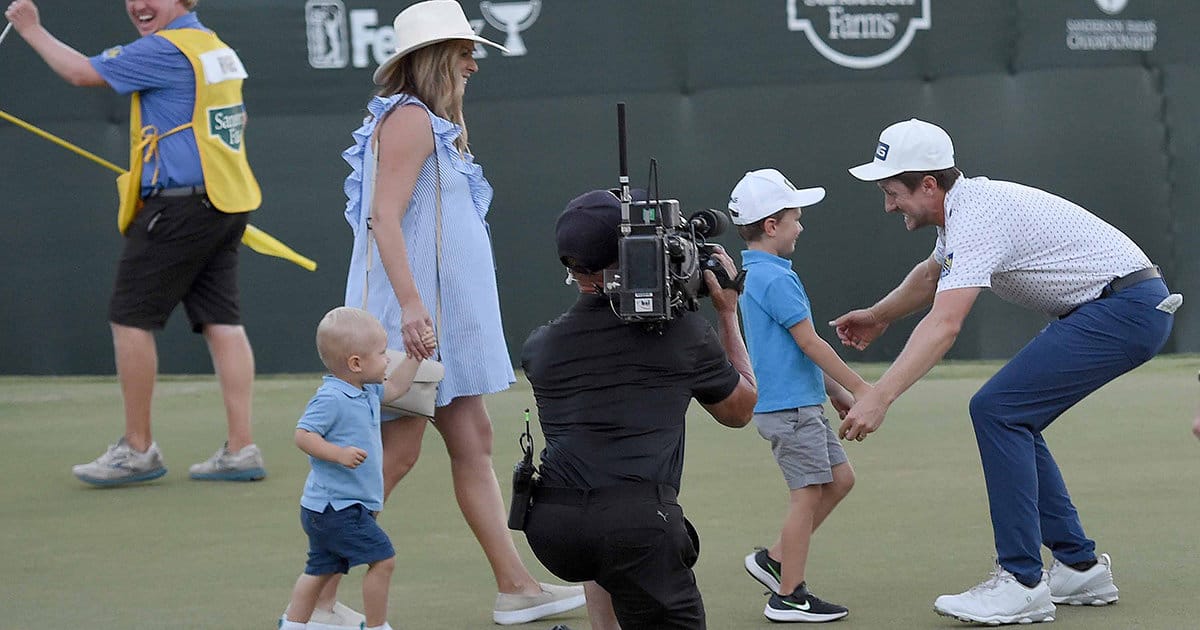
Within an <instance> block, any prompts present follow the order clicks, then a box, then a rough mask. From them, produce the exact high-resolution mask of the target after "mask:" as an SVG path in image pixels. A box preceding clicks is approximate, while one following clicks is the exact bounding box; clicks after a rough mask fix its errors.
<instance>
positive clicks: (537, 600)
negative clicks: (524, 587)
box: [492, 584, 586, 626]
mask: <svg viewBox="0 0 1200 630" xmlns="http://www.w3.org/2000/svg"><path fill="white" fill-rule="evenodd" d="M541 586H542V592H541V593H540V594H538V595H515V594H511V593H498V594H497V595H496V606H495V608H494V609H493V610H492V621H494V622H496V623H498V624H500V625H502V626H508V625H512V624H517V623H529V622H530V621H536V620H538V619H541V618H543V617H549V616H550V615H557V614H558V613H563V612H567V611H568V610H574V609H576V608H579V607H581V606H583V605H584V604H585V603H586V602H585V600H584V597H583V587H582V586H555V585H553V584H542V585H541Z"/></svg>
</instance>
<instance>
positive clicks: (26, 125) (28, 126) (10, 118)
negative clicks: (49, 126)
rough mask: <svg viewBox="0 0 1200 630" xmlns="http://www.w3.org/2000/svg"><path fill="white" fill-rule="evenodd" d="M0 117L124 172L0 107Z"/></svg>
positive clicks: (118, 171)
mask: <svg viewBox="0 0 1200 630" xmlns="http://www.w3.org/2000/svg"><path fill="white" fill-rule="evenodd" d="M0 118H3V119H4V120H7V121H8V122H10V123H12V124H14V125H16V126H18V127H20V128H22V129H24V130H25V131H28V132H30V133H32V134H33V135H35V136H38V137H40V138H42V139H44V140H49V141H50V142H53V143H54V144H57V145H58V146H60V147H62V148H64V149H66V150H68V151H72V152H74V153H77V154H79V155H81V156H83V157H85V158H87V159H89V160H91V161H93V162H95V163H96V164H99V165H100V166H103V167H104V168H107V169H108V170H110V171H113V172H115V173H124V172H125V169H123V168H121V167H120V166H117V165H116V164H113V163H112V162H109V161H108V160H106V159H104V158H102V157H100V156H98V155H96V154H95V153H92V152H91V151H88V150H86V149H82V148H80V147H77V146H75V145H73V144H71V143H70V142H67V141H66V140H63V139H62V138H59V137H58V136H56V135H54V134H52V133H50V132H48V131H42V130H41V129H38V128H37V127H34V126H33V125H31V124H29V123H27V122H25V121H24V120H21V119H20V118H17V117H16V116H13V115H12V114H10V113H8V112H6V111H4V110H2V109H0Z"/></svg>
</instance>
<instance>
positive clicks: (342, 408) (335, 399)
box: [296, 375, 383, 512]
mask: <svg viewBox="0 0 1200 630" xmlns="http://www.w3.org/2000/svg"><path fill="white" fill-rule="evenodd" d="M382 395H383V385H378V384H367V385H364V386H363V388H362V389H359V388H357V387H355V386H353V385H351V384H350V383H347V382H346V381H343V380H342V379H340V378H337V377H336V376H329V375H327V376H325V379H324V382H323V383H321V387H320V388H318V389H317V393H316V394H314V395H313V397H312V400H310V401H308V407H307V408H305V410H304V415H303V416H301V417H300V421H299V422H298V423H296V428H297V429H304V430H305V431H310V432H312V433H316V434H318V435H320V436H321V437H323V438H325V441H326V442H329V443H330V444H337V445H338V446H357V447H358V448H361V449H362V450H364V451H366V452H367V459H365V460H364V461H363V463H361V464H359V465H358V468H347V467H345V466H343V465H341V464H337V463H334V462H327V461H325V460H323V459H317V458H316V457H312V456H311V455H310V456H309V458H308V461H309V463H310V464H311V465H312V471H311V472H309V473H308V480H307V481H305V483H304V494H303V496H301V497H300V505H302V506H304V507H306V508H308V509H310V510H312V511H314V512H324V511H325V506H327V505H332V506H333V509H335V510H344V509H346V508H348V507H350V506H351V505H354V504H355V503H361V504H363V505H364V506H365V507H366V508H367V509H368V510H371V511H373V512H378V511H379V510H382V509H383V440H382V438H381V437H380V435H379V398H380V396H382Z"/></svg>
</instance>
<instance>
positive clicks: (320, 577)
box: [279, 307, 420, 630]
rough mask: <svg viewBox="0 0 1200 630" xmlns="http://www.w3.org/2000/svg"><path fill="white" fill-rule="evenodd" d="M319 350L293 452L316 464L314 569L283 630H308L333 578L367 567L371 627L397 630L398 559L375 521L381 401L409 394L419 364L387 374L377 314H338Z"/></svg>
mask: <svg viewBox="0 0 1200 630" xmlns="http://www.w3.org/2000/svg"><path fill="white" fill-rule="evenodd" d="M317 352H318V353H319V354H320V355H321V361H322V362H323V363H324V364H325V367H326V368H328V370H329V372H330V374H328V375H326V376H325V378H324V382H323V383H322V384H321V387H320V388H318V389H317V393H316V394H315V395H314V396H313V397H312V400H310V401H308V407H307V408H306V409H305V410H304V415H303V416H301V417H300V421H299V422H298V423H297V424H296V446H298V447H300V450H302V451H304V452H305V453H308V455H309V462H310V464H311V465H312V470H311V472H309V474H308V480H307V481H306V482H305V484H304V494H303V496H301V498H300V523H301V525H302V526H303V527H304V533H306V534H308V563H307V564H306V565H305V567H304V573H303V574H302V575H301V576H300V578H299V579H298V580H296V586H295V588H294V589H293V590H292V600H291V603H290V604H288V608H287V613H286V615H285V617H284V619H282V620H280V625H279V627H280V629H281V630H302V629H304V628H307V625H308V620H309V618H310V617H311V616H312V612H313V608H314V607H315V606H316V602H317V595H318V594H319V593H320V592H321V589H322V588H324V586H325V584H326V583H327V582H328V581H329V579H330V578H331V577H333V575H335V574H337V573H346V572H348V571H349V570H350V567H352V566H356V565H360V564H365V565H367V574H366V576H364V577H363V612H364V614H365V615H366V622H365V624H364V627H366V628H367V629H368V630H378V629H384V630H391V626H390V625H388V623H387V621H386V620H385V617H386V616H387V595H388V584H389V582H390V581H391V578H392V569H393V568H394V567H395V555H396V554H395V551H394V550H393V549H392V543H391V541H390V540H389V539H388V536H387V534H385V533H384V532H383V530H382V529H380V527H379V525H378V524H377V523H376V522H375V515H376V514H377V513H378V512H379V510H381V509H383V444H382V441H381V438H380V434H379V404H380V400H381V399H382V400H393V399H394V398H396V397H398V396H401V395H403V394H404V393H405V392H407V391H408V389H409V387H411V386H412V381H413V377H414V376H415V375H416V372H417V366H418V364H419V363H420V361H419V360H417V359H414V358H412V357H406V358H405V359H404V360H403V361H402V362H401V363H400V365H399V366H397V367H396V368H395V370H393V371H392V372H391V375H390V376H388V375H387V372H388V364H389V360H388V356H387V333H386V332H385V331H384V329H383V325H382V324H380V323H379V320H377V319H375V316H374V315H371V314H370V313H368V312H366V311H364V310H360V309H357V308H350V307H339V308H335V309H333V310H332V311H329V312H328V313H326V314H325V317H324V318H322V319H321V323H320V324H319V325H318V326H317Z"/></svg>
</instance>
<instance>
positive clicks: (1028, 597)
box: [933, 564, 1055, 626]
mask: <svg viewBox="0 0 1200 630" xmlns="http://www.w3.org/2000/svg"><path fill="white" fill-rule="evenodd" d="M933 610H934V612H936V613H937V614H939V615H944V616H946V617H954V618H955V619H958V620H959V621H967V622H975V623H983V624H987V625H990V626H998V625H1001V624H1009V623H1021V624H1025V623H1038V622H1042V621H1054V610H1055V609H1054V602H1052V601H1051V600H1050V586H1049V585H1047V584H1046V580H1042V581H1041V582H1038V583H1037V585H1036V586H1033V587H1032V588H1031V587H1027V586H1025V585H1024V584H1021V583H1020V582H1018V581H1017V578H1015V577H1013V574H1011V573H1009V572H1008V571H1005V570H1004V568H1003V567H1001V566H1000V565H999V564H997V565H996V567H995V568H994V569H992V574H991V576H989V577H988V579H986V580H984V581H983V582H981V583H979V584H978V585H976V586H974V587H972V588H971V590H969V591H966V592H964V593H959V594H958V595H942V596H941V597H938V598H937V601H935V602H934V603H933Z"/></svg>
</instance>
